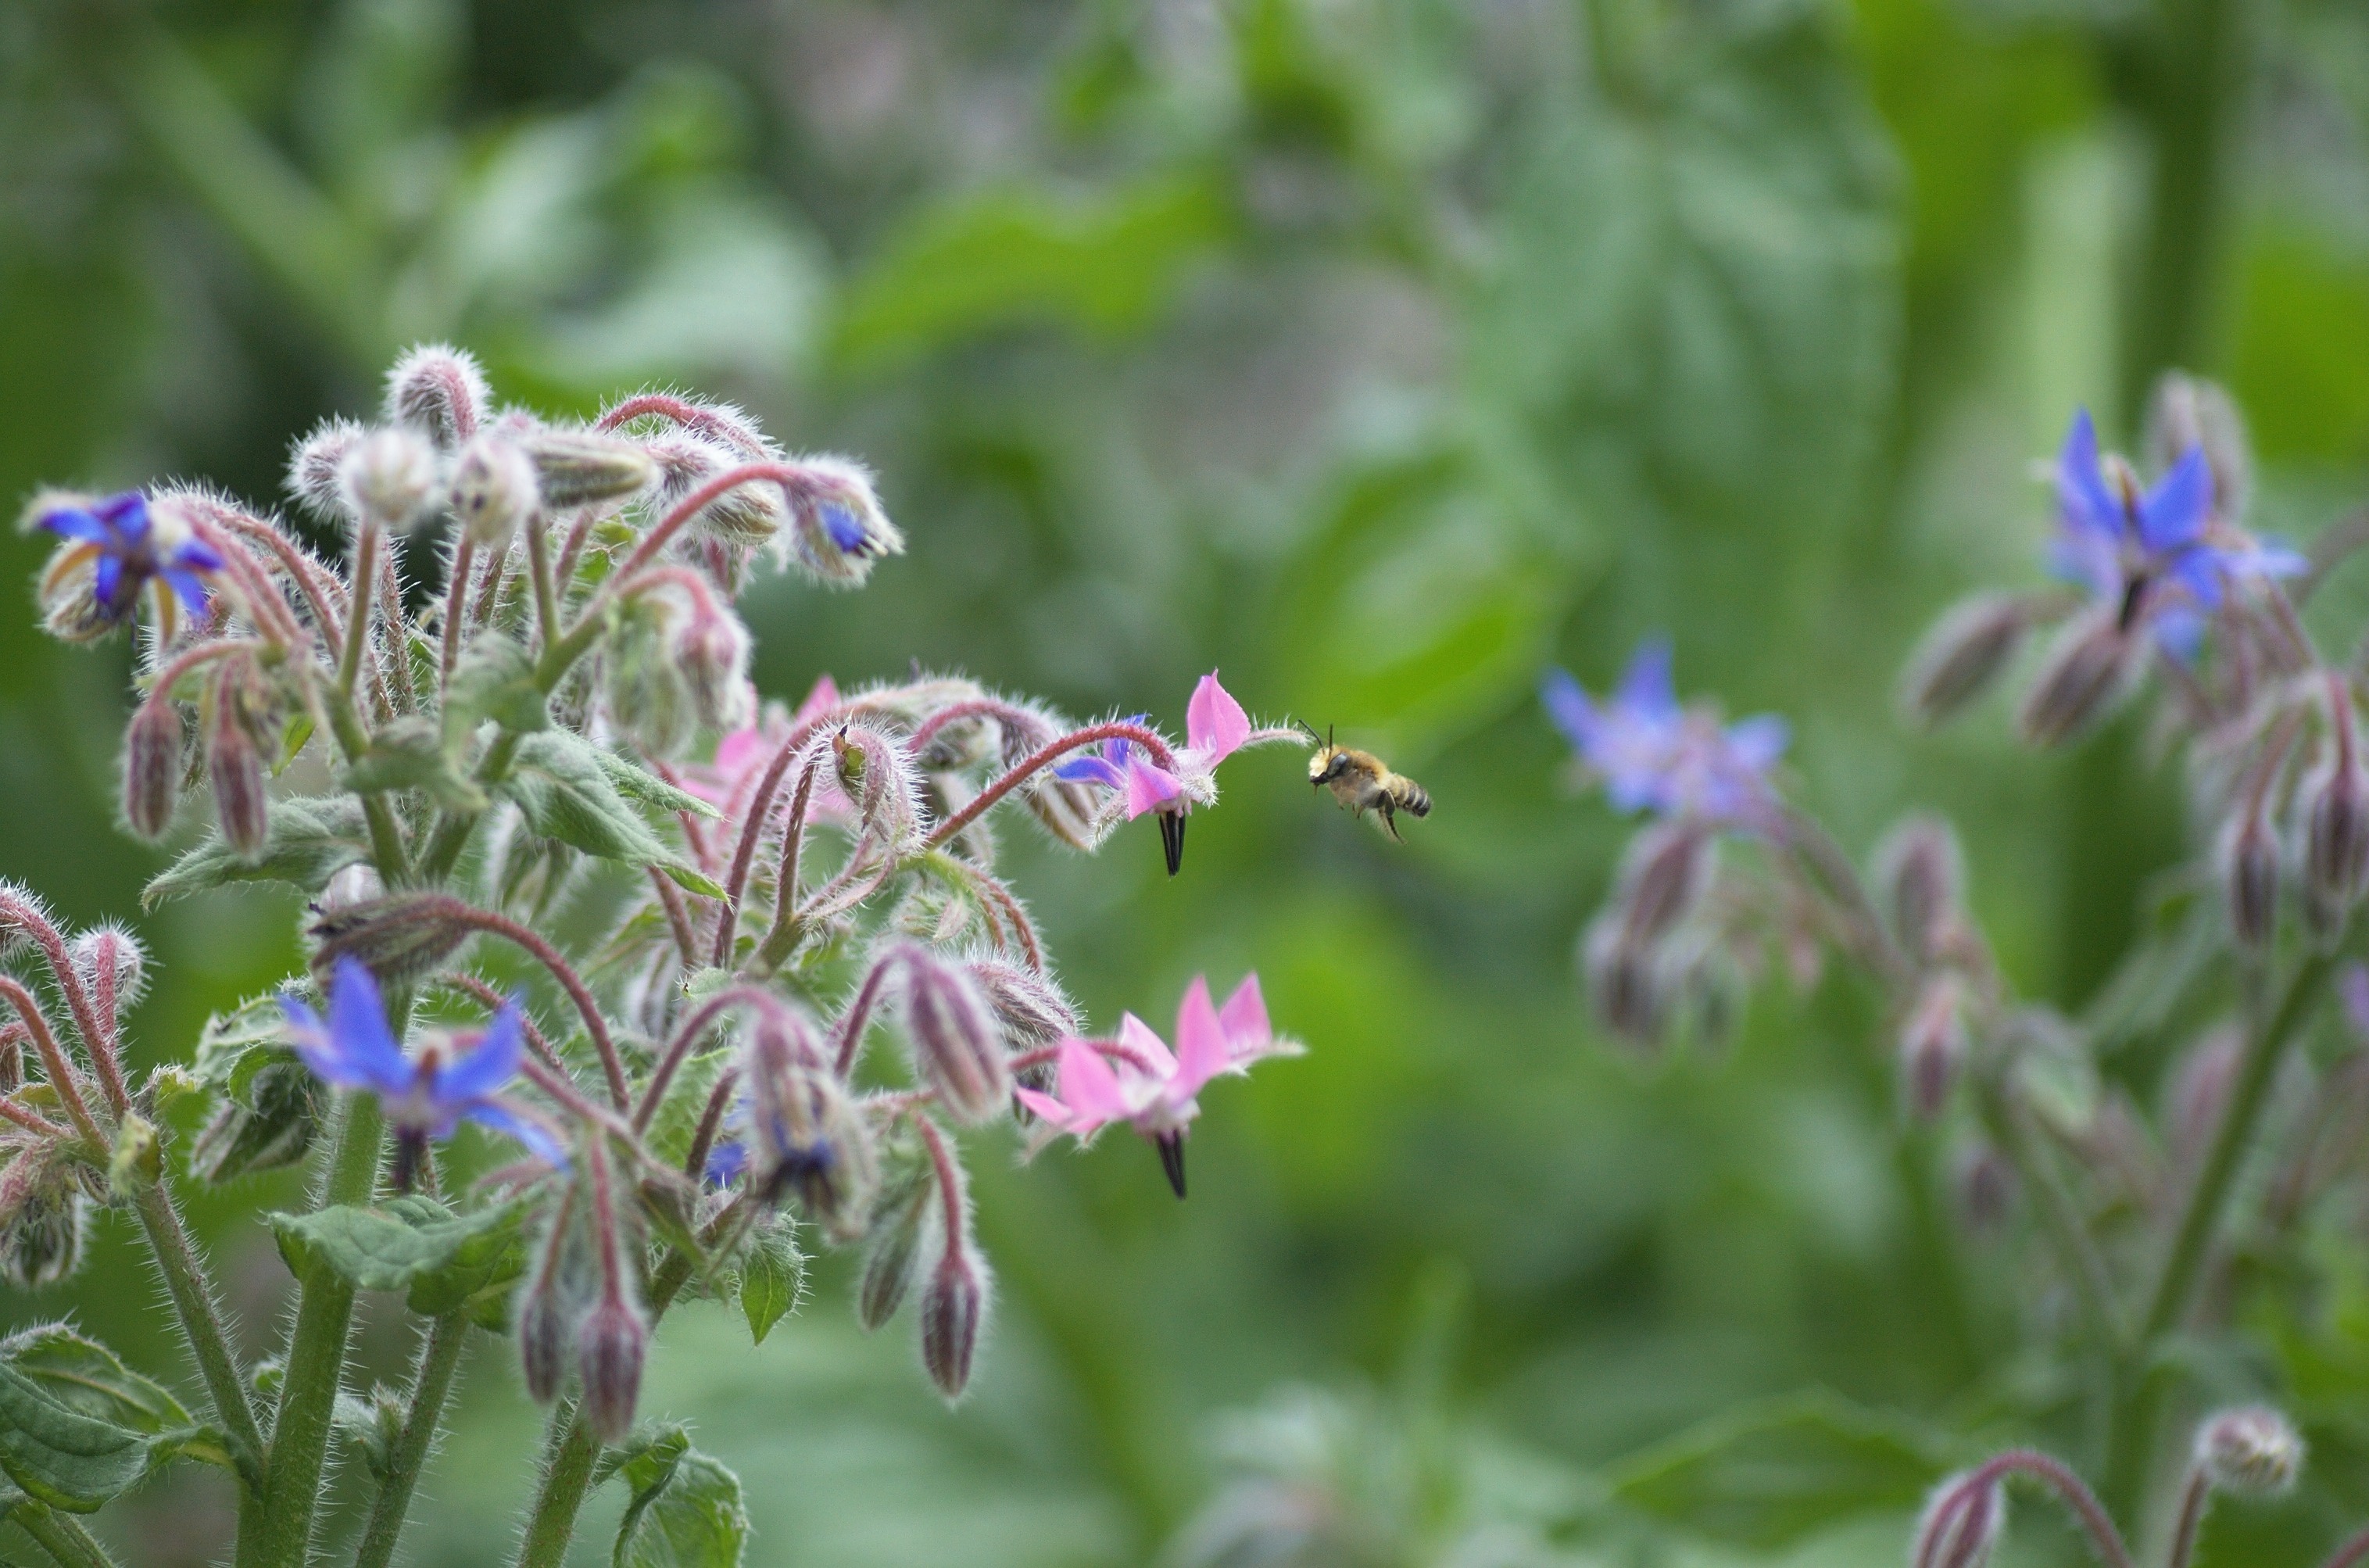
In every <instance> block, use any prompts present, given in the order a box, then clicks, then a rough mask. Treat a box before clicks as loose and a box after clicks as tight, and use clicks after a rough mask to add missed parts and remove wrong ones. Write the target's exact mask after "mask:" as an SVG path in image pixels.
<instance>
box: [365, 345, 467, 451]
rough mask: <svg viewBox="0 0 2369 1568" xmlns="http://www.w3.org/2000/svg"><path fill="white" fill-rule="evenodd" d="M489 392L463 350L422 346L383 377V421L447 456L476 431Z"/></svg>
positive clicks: (407, 354) (407, 355)
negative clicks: (404, 428) (405, 429)
mask: <svg viewBox="0 0 2369 1568" xmlns="http://www.w3.org/2000/svg"><path fill="white" fill-rule="evenodd" d="M489 401H491V394H490V393H489V392H488V390H487V388H486V372H483V371H481V370H479V369H478V368H477V361H476V360H475V358H474V357H473V356H471V355H470V354H469V353H468V352H466V351H465V350H463V349H455V348H453V347H452V346H451V345H449V344H445V343H422V344H420V345H419V346H418V348H415V349H409V350H407V351H406V353H405V354H404V356H403V358H401V359H399V360H397V361H395V368H394V369H393V370H391V371H389V372H387V375H386V417H387V418H388V419H389V420H390V421H392V422H394V423H395V424H399V425H404V426H407V427H408V428H409V429H412V430H414V431H417V432H418V434H420V435H422V436H425V437H427V438H428V439H429V441H433V442H435V443H436V445H438V446H439V447H441V448H443V449H444V450H445V451H447V452H450V451H451V450H452V448H454V447H456V446H458V445H460V444H461V443H462V442H463V441H467V440H468V439H469V438H470V437H471V436H473V435H475V434H476V433H477V425H478V423H479V421H481V420H482V419H483V418H485V410H486V404H487V403H488V402H489Z"/></svg>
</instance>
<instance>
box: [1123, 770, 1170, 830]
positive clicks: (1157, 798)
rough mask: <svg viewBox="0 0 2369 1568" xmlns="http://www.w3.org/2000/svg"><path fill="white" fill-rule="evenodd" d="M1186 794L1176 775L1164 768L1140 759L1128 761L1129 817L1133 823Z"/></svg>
mask: <svg viewBox="0 0 2369 1568" xmlns="http://www.w3.org/2000/svg"><path fill="white" fill-rule="evenodd" d="M1183 794H1184V785H1183V784H1179V783H1178V782H1177V780H1176V775H1175V774H1173V773H1169V772H1167V771H1166V770H1165V769H1162V768H1156V767H1153V766H1152V765H1151V764H1150V762H1148V761H1143V760H1142V759H1140V758H1137V757H1130V758H1128V759H1127V820H1128V821H1130V822H1132V821H1133V820H1135V819H1136V818H1138V817H1140V816H1142V815H1143V814H1144V813H1145V812H1147V811H1156V810H1158V809H1159V808H1160V807H1162V806H1165V805H1167V804H1168V803H1169V802H1170V801H1172V800H1174V799H1176V798H1177V797H1178V796H1180V795H1183Z"/></svg>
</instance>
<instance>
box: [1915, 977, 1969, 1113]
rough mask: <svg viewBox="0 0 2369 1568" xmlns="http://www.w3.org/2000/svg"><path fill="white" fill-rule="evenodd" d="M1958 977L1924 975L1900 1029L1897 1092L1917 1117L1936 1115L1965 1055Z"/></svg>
mask: <svg viewBox="0 0 2369 1568" xmlns="http://www.w3.org/2000/svg"><path fill="white" fill-rule="evenodd" d="M1962 990H1963V988H1962V986H1961V984H1960V982H1959V979H1958V977H1957V976H1955V975H1953V974H1948V973H1943V974H1940V975H1937V976H1935V977H1934V978H1933V979H1931V980H1929V981H1928V982H1927V983H1926V986H1925V990H1924V991H1923V993H1922V994H1921V995H1920V996H1918V998H1917V1006H1916V1008H1915V1009H1914V1010H1913V1011H1912V1012H1911V1013H1909V1014H1908V1022H1907V1024H1906V1025H1905V1026H1904V1027H1903V1028H1902V1029H1901V1031H1900V1098H1901V1104H1903V1105H1905V1107H1906V1108H1907V1111H1908V1114H1909V1115H1910V1116H1913V1117H1915V1118H1916V1119H1917V1120H1918V1121H1920V1122H1931V1121H1935V1120H1937V1119H1939V1118H1940V1115H1941V1112H1942V1111H1943V1110H1944V1109H1945V1108H1946V1107H1947V1106H1948V1104H1949V1100H1950V1090H1951V1086H1952V1085H1954V1084H1955V1083H1956V1082H1957V1081H1958V1070H1959V1068H1960V1066H1961V1065H1962V1064H1963V1062H1964V1061H1965V1059H1966V1021H1965V1014H1964V1007H1963V1001H1964V999H1963V996H1962V995H1961V991H1962Z"/></svg>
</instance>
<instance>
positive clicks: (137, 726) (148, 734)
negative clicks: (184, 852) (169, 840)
mask: <svg viewBox="0 0 2369 1568" xmlns="http://www.w3.org/2000/svg"><path fill="white" fill-rule="evenodd" d="M181 745H182V734H181V710H180V709H179V708H178V707H177V705H175V704H173V703H172V702H171V701H170V700H169V699H168V698H167V697H166V693H164V692H157V693H156V694H155V695H154V696H153V697H151V698H150V699H149V700H148V701H146V702H144V703H143V704H140V706H139V707H138V708H137V709H135V710H134V711H133V712H132V723H131V725H130V727H127V728H126V729H125V730H124V732H123V820H124V822H125V824H126V825H128V826H129V827H130V828H131V830H132V831H133V832H135V833H137V834H139V835H140V836H141V837H142V838H143V839H161V838H163V837H164V836H165V834H166V831H167V830H169V829H170V828H171V827H172V826H173V808H174V807H175V806H176V805H177V804H178V803H179V801H180V798H181Z"/></svg>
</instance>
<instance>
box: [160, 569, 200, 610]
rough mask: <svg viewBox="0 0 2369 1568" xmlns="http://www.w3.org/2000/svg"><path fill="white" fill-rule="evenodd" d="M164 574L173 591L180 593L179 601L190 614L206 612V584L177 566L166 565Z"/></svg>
mask: <svg viewBox="0 0 2369 1568" xmlns="http://www.w3.org/2000/svg"><path fill="white" fill-rule="evenodd" d="M164 576H165V581H166V583H167V584H169V585H170V586H171V587H172V589H173V591H174V592H175V593H177V594H178V595H180V598H181V602H182V603H184V604H186V605H188V606H189V613H190V614H192V615H202V614H204V613H205V612H206V585H205V584H204V583H203V582H201V581H200V580H199V579H198V578H197V577H196V575H195V574H193V573H190V572H185V571H183V570H182V569H181V568H180V567H166V568H165V574H164Z"/></svg>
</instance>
